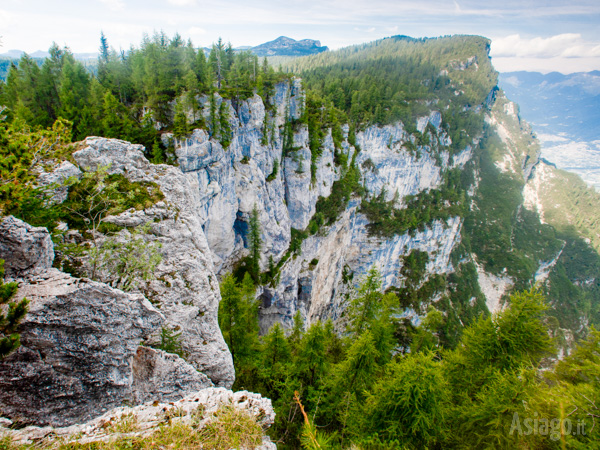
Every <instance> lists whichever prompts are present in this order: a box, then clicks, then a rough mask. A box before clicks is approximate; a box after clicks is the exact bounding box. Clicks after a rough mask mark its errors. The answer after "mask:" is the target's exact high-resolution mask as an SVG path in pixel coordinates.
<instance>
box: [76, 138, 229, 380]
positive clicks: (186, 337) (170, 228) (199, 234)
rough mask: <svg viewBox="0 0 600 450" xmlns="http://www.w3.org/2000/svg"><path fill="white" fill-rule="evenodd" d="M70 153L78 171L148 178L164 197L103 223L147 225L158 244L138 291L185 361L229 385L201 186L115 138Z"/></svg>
mask: <svg viewBox="0 0 600 450" xmlns="http://www.w3.org/2000/svg"><path fill="white" fill-rule="evenodd" d="M86 144H87V146H86V147H85V148H84V149H82V150H80V151H78V152H75V153H74V155H73V157H74V159H75V160H76V161H77V163H78V164H79V166H80V168H81V169H82V170H96V169H97V168H98V167H108V172H109V173H118V174H122V175H124V176H126V177H127V178H128V179H129V180H130V181H134V182H135V181H151V182H155V183H157V184H158V185H159V187H160V189H161V191H162V192H163V194H164V196H165V198H164V200H163V201H161V202H158V203H157V204H155V205H153V206H151V207H149V208H146V209H144V210H139V211H138V210H129V211H125V212H124V213H122V214H120V215H118V216H112V217H107V218H106V219H105V221H106V222H111V223H114V224H116V225H122V226H129V227H131V226H138V225H143V224H149V225H150V232H149V233H148V234H147V235H146V236H145V239H146V240H148V241H153V242H157V243H160V244H161V248H160V252H161V256H162V261H161V262H160V264H159V265H158V267H157V268H156V273H155V274H154V275H155V277H156V279H155V280H154V281H151V282H149V283H146V284H144V285H143V288H142V289H141V290H142V292H143V293H144V294H145V295H146V296H147V297H148V298H149V299H150V300H151V301H152V302H154V304H155V305H156V307H157V308H158V309H159V310H160V312H161V313H162V315H163V316H164V317H165V320H166V323H165V325H167V326H169V327H170V328H172V329H175V330H177V331H180V332H181V336H180V337H181V343H182V346H183V350H184V351H185V352H186V354H187V355H188V357H187V359H188V361H189V362H190V363H191V364H192V365H194V366H195V367H196V368H197V369H198V370H200V371H201V372H203V373H205V374H206V375H207V376H208V377H209V378H210V379H211V380H212V381H213V382H214V383H215V384H216V385H218V386H225V387H231V385H232V384H233V381H234V377H235V375H234V370H233V362H232V359H231V354H230V353H229V350H228V349H227V346H226V345H225V341H224V340H223V337H222V335H221V332H220V330H219V326H218V322H217V312H218V307H219V301H220V294H219V284H218V280H217V276H216V274H215V271H214V265H213V261H212V258H211V252H210V250H209V246H208V242H207V240H206V237H205V234H204V232H203V229H202V224H203V220H202V208H203V203H202V197H201V195H202V192H203V191H202V190H200V189H199V188H198V184H194V183H192V182H191V181H190V178H189V177H187V176H186V175H184V174H183V173H182V171H181V170H179V169H178V168H175V167H172V166H167V165H154V164H150V162H148V160H147V159H146V158H145V157H144V155H143V153H142V149H143V147H141V146H139V145H132V144H129V143H127V142H123V141H118V140H115V139H103V138H88V139H87V140H86Z"/></svg>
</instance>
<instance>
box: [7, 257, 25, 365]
mask: <svg viewBox="0 0 600 450" xmlns="http://www.w3.org/2000/svg"><path fill="white" fill-rule="evenodd" d="M17 287H18V285H17V283H15V282H12V283H5V282H4V260H2V259H0V307H1V306H2V305H5V304H7V303H8V311H7V313H6V315H5V314H4V313H3V312H2V311H3V310H2V309H0V359H2V358H4V357H6V356H7V355H8V354H9V353H11V352H12V351H14V350H16V349H17V348H18V347H19V346H20V345H21V343H20V341H19V334H18V333H16V329H17V326H18V325H19V322H20V321H21V320H22V319H23V317H24V316H25V314H27V305H28V304H29V300H27V299H25V298H24V299H22V300H21V301H18V302H15V301H11V300H12V299H13V297H14V296H15V294H16V292H17Z"/></svg>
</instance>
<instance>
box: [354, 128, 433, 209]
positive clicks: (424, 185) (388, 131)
mask: <svg viewBox="0 0 600 450" xmlns="http://www.w3.org/2000/svg"><path fill="white" fill-rule="evenodd" d="M407 141H409V137H408V135H407V134H406V132H405V131H404V129H403V127H402V125H401V124H397V125H386V126H385V127H383V128H379V127H369V128H367V129H366V130H365V131H364V132H361V133H359V134H358V135H357V142H358V144H359V145H360V147H361V149H362V150H361V152H360V153H359V154H358V156H357V158H356V161H357V163H358V164H359V166H360V167H361V169H362V173H363V176H364V184H365V187H366V188H367V190H368V191H369V192H370V193H372V194H374V195H378V194H379V193H380V192H381V190H382V188H383V187H384V186H385V189H386V192H387V195H386V199H387V200H391V199H392V198H394V195H396V193H397V195H398V198H399V199H400V203H401V199H402V198H403V197H405V196H406V195H414V194H417V193H419V192H421V191H423V190H427V189H432V188H436V187H437V186H438V185H439V184H440V182H441V176H440V167H439V166H437V165H436V162H435V161H434V159H433V158H432V157H431V156H430V153H429V152H428V151H427V149H425V151H418V152H417V153H414V154H413V153H411V152H409V151H407V150H406V149H405V143H406V142H407ZM367 161H371V163H372V164H373V165H374V168H373V169H369V167H372V166H371V164H369V163H367Z"/></svg>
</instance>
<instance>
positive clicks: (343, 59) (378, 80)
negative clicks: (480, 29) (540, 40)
mask: <svg viewBox="0 0 600 450" xmlns="http://www.w3.org/2000/svg"><path fill="white" fill-rule="evenodd" d="M488 50H489V41H488V40H487V39H484V38H480V37H475V36H453V37H443V38H437V39H410V38H406V37H402V36H395V37H391V38H387V39H382V40H379V41H375V42H372V43H368V44H361V45H356V46H352V47H347V48H345V49H341V50H337V51H334V52H327V53H326V54H325V53H323V54H319V55H313V56H308V57H304V58H297V59H293V60H291V61H289V62H288V63H286V64H285V67H286V69H287V70H288V71H291V72H295V73H299V74H301V75H302V78H303V80H304V84H305V86H306V87H307V90H314V91H316V92H319V93H320V95H321V96H322V97H324V98H326V99H327V100H328V101H330V102H331V103H332V104H333V105H334V106H335V107H336V108H337V109H339V110H341V111H344V112H345V113H346V114H347V115H348V118H349V121H350V122H352V123H356V124H372V123H378V124H386V123H391V122H395V121H402V122H403V123H404V125H405V126H406V127H407V129H408V130H409V131H410V132H412V128H413V127H414V126H415V121H416V118H417V117H419V116H423V115H427V114H428V111H429V109H428V107H427V106H426V105H425V103H424V100H429V99H432V98H438V99H439V100H440V103H441V104H438V106H437V107H438V108H441V110H446V106H448V107H449V109H448V110H447V114H449V115H452V116H459V115H460V116H462V117H464V118H465V119H466V118H471V117H475V116H477V114H476V113H474V112H473V111H470V110H464V109H463V107H464V106H469V105H479V104H482V103H483V102H484V100H485V98H486V97H487V95H488V94H489V93H490V91H491V90H492V89H493V88H494V87H495V86H496V80H497V74H496V72H495V71H494V70H493V69H492V66H491V63H490V61H489V59H488V55H487V53H488ZM473 57H474V59H471V63H469V59H470V58H473ZM473 61H476V62H477V64H476V65H475V64H472V62H473ZM465 66H466V67H465ZM458 86H460V88H458ZM479 120H481V119H479ZM448 124H449V126H450V127H451V129H450V135H451V137H452V140H453V141H454V139H455V137H456V136H460V133H464V136H466V135H470V136H471V137H473V136H474V134H472V133H469V132H470V131H471V127H469V126H466V127H465V126H464V125H468V121H467V120H463V121H462V122H461V123H457V124H456V125H454V123H452V121H450V122H448ZM463 130H464V131H463ZM457 141H460V140H457ZM460 144H461V142H457V145H460ZM461 148H464V146H463V147H461Z"/></svg>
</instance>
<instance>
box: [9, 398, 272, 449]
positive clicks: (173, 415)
mask: <svg viewBox="0 0 600 450" xmlns="http://www.w3.org/2000/svg"><path fill="white" fill-rule="evenodd" d="M227 405H233V407H235V408H236V409H239V410H242V411H244V412H246V413H247V414H248V415H250V416H252V417H254V418H255V419H256V420H257V422H258V424H259V425H261V426H262V428H263V430H265V429H267V428H268V427H270V426H271V425H272V424H273V422H274V420H275V412H274V411H273V407H272V406H271V401H270V400H269V399H266V398H263V397H261V396H260V395H259V394H254V393H251V392H246V391H240V392H232V391H229V390H227V389H223V388H207V389H203V390H198V391H197V392H193V393H191V394H189V395H187V396H186V397H184V398H182V399H180V400H178V401H176V402H170V403H166V402H165V403H159V402H156V403H147V404H145V405H140V406H135V407H133V408H131V407H118V408H114V409H112V410H110V411H108V412H107V413H105V414H104V415H102V416H100V417H98V418H96V419H94V420H91V421H89V422H87V423H82V424H79V425H72V426H69V427H63V428H53V427H50V426H48V427H43V428H40V427H36V426H29V427H26V428H23V429H20V430H11V429H8V426H9V425H10V424H11V421H6V420H5V421H4V422H0V438H2V437H4V436H9V437H10V438H11V440H12V442H13V444H15V445H30V444H33V443H37V442H40V441H43V442H45V443H51V442H53V441H55V440H57V439H60V440H62V441H66V442H69V443H77V444H89V443H92V442H110V441H111V440H114V439H116V438H117V437H125V436H128V437H135V436H148V435H150V434H152V433H154V432H155V431H158V429H159V427H161V426H162V425H164V424H166V423H183V424H187V425H192V424H193V425H194V427H197V428H198V429H202V428H203V427H204V426H205V425H206V424H207V423H209V422H210V421H211V420H213V414H214V413H215V412H216V411H217V410H218V409H219V408H220V407H221V406H227ZM124 423H127V424H130V425H129V427H128V428H129V429H126V427H125V426H121V427H120V424H124ZM4 426H6V428H5V427H4ZM112 428H116V429H117V430H118V431H114V430H112ZM119 428H120V430H119ZM276 448H277V447H276V446H275V444H273V443H272V442H271V441H270V440H269V438H268V436H264V437H263V444H262V446H261V447H259V448H258V449H259V450H274V449H276Z"/></svg>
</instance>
